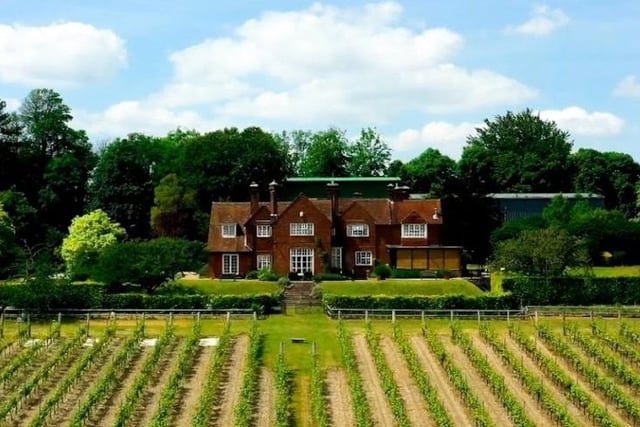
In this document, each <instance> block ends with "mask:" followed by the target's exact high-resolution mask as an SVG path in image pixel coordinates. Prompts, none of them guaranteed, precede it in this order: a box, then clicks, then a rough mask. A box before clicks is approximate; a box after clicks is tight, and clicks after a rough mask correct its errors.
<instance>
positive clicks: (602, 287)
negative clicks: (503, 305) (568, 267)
mask: <svg viewBox="0 0 640 427" xmlns="http://www.w3.org/2000/svg"><path fill="white" fill-rule="evenodd" d="M502 287H503V289H504V290H505V291H510V292H511V293H512V294H513V295H514V297H516V298H517V300H519V301H520V300H521V301H522V304H523V305H594V304H603V305H635V304H638V303H640V277H571V276H568V277H556V278H544V277H525V276H523V277H510V278H505V279H504V280H503V282H502Z"/></svg>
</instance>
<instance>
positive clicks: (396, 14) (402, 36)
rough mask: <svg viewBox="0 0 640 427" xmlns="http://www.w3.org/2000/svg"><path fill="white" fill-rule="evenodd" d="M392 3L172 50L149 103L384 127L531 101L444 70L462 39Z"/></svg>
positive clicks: (278, 16)
mask: <svg viewBox="0 0 640 427" xmlns="http://www.w3.org/2000/svg"><path fill="white" fill-rule="evenodd" d="M401 16H402V7H401V6H400V4H398V3H396V2H386V3H375V4H368V5H366V6H363V7H360V8H337V7H334V6H328V5H323V4H314V5H313V6H311V7H310V8H309V9H305V10H301V11H291V12H266V13H264V14H262V15H261V16H259V17H257V18H255V19H250V20H248V21H246V22H244V23H243V24H241V25H240V26H238V27H237V28H235V29H234V30H233V31H232V32H231V34H230V35H229V36H228V37H225V38H215V39H208V40H205V41H203V42H202V43H199V44H196V45H194V46H191V47H188V48H186V49H183V50H181V51H177V52H174V53H173V54H171V56H170V61H171V62H172V63H173V66H174V77H173V80H172V82H170V83H169V84H168V85H166V86H165V87H164V88H163V89H162V90H161V91H159V92H158V93H156V94H154V95H152V96H151V97H150V100H152V101H153V102H154V103H155V104H157V105H162V106H165V107H167V108H170V107H174V106H195V105H205V106H209V107H210V108H212V109H213V111H214V113H215V114H217V115H218V116H220V117H222V118H224V119H225V120H230V121H235V120H238V119H240V120H241V119H243V118H256V119H264V120H276V121H288V122H289V123H290V122H294V123H299V125H305V124H307V123H314V124H317V123H331V124H338V125H339V124H340V123H349V124H352V125H359V124H364V123H369V124H370V123H371V122H376V123H377V124H384V123H388V122H389V121H391V120H393V118H394V117H395V116H397V115H399V114H400V113H403V112H407V111H410V112H415V111H426V112H434V113H444V112H457V111H470V110H479V109H481V108H483V107H486V106H502V105H513V104H520V103H522V102H523V101H526V100H529V99H531V98H533V97H535V96H536V92H535V91H534V90H532V89H530V88H528V87H526V86H525V85H523V84H521V83H519V82H517V81H515V80H513V79H511V78H509V77H506V76H503V75H501V74H499V73H496V72H492V71H490V70H472V69H465V68H462V67H460V66H457V65H455V64H454V63H453V60H454V57H455V55H456V54H457V53H458V52H459V51H460V50H461V48H462V46H463V38H462V36H460V35H459V34H458V33H455V32H453V31H451V30H449V29H446V28H428V29H424V30H413V29H410V28H408V27H406V26H403V25H402V24H401V23H400V18H401Z"/></svg>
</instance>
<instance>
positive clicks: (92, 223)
mask: <svg viewBox="0 0 640 427" xmlns="http://www.w3.org/2000/svg"><path fill="white" fill-rule="evenodd" d="M125 236H126V232H125V230H124V228H122V227H121V226H120V225H119V224H118V223H115V222H113V221H111V219H110V218H109V215H107V214H106V212H104V211H103V210H100V209H97V210H94V211H92V212H90V213H88V214H86V215H82V216H78V217H75V218H74V219H73V221H72V222H71V225H70V226H69V234H68V236H67V237H65V238H64V240H63V241H62V247H61V249H60V252H61V254H62V259H63V260H64V262H65V265H66V269H67V274H68V275H69V277H72V278H86V277H87V276H88V275H89V273H90V271H91V268H92V267H93V266H94V265H95V264H96V263H97V262H98V258H99V256H100V254H101V253H102V252H103V251H104V250H105V249H106V248H108V247H109V246H111V245H114V244H116V243H117V242H119V241H121V240H123V239H124V238H125Z"/></svg>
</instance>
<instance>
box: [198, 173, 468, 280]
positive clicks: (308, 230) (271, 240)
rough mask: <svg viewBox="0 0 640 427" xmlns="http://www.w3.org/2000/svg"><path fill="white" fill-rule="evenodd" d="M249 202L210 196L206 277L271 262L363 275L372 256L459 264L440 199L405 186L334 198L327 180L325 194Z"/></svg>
mask: <svg viewBox="0 0 640 427" xmlns="http://www.w3.org/2000/svg"><path fill="white" fill-rule="evenodd" d="M278 189H279V185H278V184H277V183H276V182H272V183H271V184H270V185H269V195H270V198H269V201H268V202H262V201H260V200H259V191H258V190H259V189H258V186H257V184H255V183H252V184H251V185H250V188H249V192H250V201H249V202H214V203H213V204H212V206H211V221H210V227H209V239H208V245H207V248H208V251H209V254H210V257H209V272H210V275H211V276H212V277H236V276H244V275H246V274H247V273H248V272H249V271H251V270H260V269H262V268H270V269H272V270H273V271H274V272H276V273H278V274H288V273H291V272H296V273H298V274H304V273H307V274H318V273H321V272H329V271H332V272H338V273H341V274H345V275H353V276H355V277H366V276H368V275H369V274H370V273H371V272H372V270H373V268H374V266H375V265H376V263H385V264H389V265H390V266H392V267H396V268H403V269H418V270H434V271H437V270H443V269H444V270H449V271H452V272H453V273H454V274H459V272H460V271H461V261H460V258H461V252H462V248H461V247H459V246H445V245H443V242H442V233H441V228H442V220H443V219H442V211H441V205H440V200H437V199H423V200H414V199H409V193H408V188H407V187H398V186H397V185H393V184H390V185H389V187H388V189H387V190H388V197H387V198H362V197H357V198H353V197H350V198H341V197H340V185H339V184H338V183H336V182H329V183H327V184H326V195H327V196H326V198H321V199H320V198H309V197H307V196H306V195H305V194H303V193H300V194H299V195H298V196H297V197H295V198H294V199H293V200H291V201H280V200H279V199H278Z"/></svg>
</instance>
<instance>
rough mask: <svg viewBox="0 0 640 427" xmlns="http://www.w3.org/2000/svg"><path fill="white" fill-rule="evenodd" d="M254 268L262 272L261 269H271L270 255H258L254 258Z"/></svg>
mask: <svg viewBox="0 0 640 427" xmlns="http://www.w3.org/2000/svg"><path fill="white" fill-rule="evenodd" d="M256 268H257V269H258V270H262V269H263V268H269V269H270V268H271V254H259V255H258V256H257V257H256Z"/></svg>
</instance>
